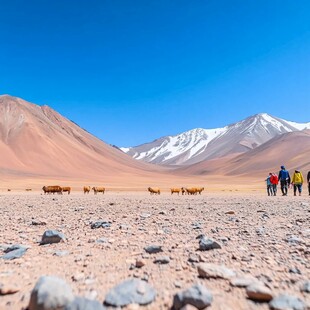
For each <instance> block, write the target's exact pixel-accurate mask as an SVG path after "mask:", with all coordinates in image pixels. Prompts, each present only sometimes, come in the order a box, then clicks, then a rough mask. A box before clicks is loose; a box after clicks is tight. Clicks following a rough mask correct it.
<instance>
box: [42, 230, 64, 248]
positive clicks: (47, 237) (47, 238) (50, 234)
mask: <svg viewBox="0 0 310 310" xmlns="http://www.w3.org/2000/svg"><path fill="white" fill-rule="evenodd" d="M62 240H63V241H64V240H66V237H65V235H64V234H62V233H61V232H59V231H57V230H47V231H45V232H44V234H43V236H42V240H41V242H40V244H41V245H43V244H50V243H58V242H60V241H62Z"/></svg>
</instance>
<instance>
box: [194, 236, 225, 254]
mask: <svg viewBox="0 0 310 310" xmlns="http://www.w3.org/2000/svg"><path fill="white" fill-rule="evenodd" d="M221 248H222V247H221V246H220V244H219V243H217V242H216V241H215V240H213V239H211V238H207V237H206V236H201V238H199V250H200V251H209V250H214V249H221Z"/></svg>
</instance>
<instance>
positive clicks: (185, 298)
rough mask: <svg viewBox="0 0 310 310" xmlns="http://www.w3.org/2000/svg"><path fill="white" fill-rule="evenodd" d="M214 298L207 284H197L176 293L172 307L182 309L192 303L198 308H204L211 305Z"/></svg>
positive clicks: (176, 309)
mask: <svg viewBox="0 0 310 310" xmlns="http://www.w3.org/2000/svg"><path fill="white" fill-rule="evenodd" d="M212 300H213V296H212V294H211V292H210V291H209V290H208V289H207V288H206V287H205V286H203V285H201V284H197V285H194V286H192V287H191V288H189V289H187V290H185V291H182V292H180V293H177V294H176V295H174V298H173V306H172V308H173V309H174V310H180V309H181V308H182V307H183V306H185V305H192V306H194V307H196V308H197V309H204V308H206V307H208V306H210V305H211V303H212Z"/></svg>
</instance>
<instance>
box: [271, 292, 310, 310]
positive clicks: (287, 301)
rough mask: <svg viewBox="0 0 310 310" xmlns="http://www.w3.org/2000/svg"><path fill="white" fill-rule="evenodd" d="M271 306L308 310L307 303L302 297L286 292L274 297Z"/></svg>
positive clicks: (291, 309)
mask: <svg viewBox="0 0 310 310" xmlns="http://www.w3.org/2000/svg"><path fill="white" fill-rule="evenodd" d="M269 306H270V309H273V310H306V305H305V304H304V302H303V301H302V300H301V299H299V298H298V297H295V296H291V295H284V294H281V295H279V296H277V297H275V298H273V299H272V300H271V302H270V303H269Z"/></svg>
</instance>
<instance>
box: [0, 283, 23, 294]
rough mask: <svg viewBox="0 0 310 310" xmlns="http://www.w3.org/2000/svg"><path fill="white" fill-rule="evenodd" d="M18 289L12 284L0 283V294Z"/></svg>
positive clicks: (14, 291)
mask: <svg viewBox="0 0 310 310" xmlns="http://www.w3.org/2000/svg"><path fill="white" fill-rule="evenodd" d="M18 291H19V288H17V287H14V286H12V285H4V284H0V295H11V294H15V293H17V292H18Z"/></svg>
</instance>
